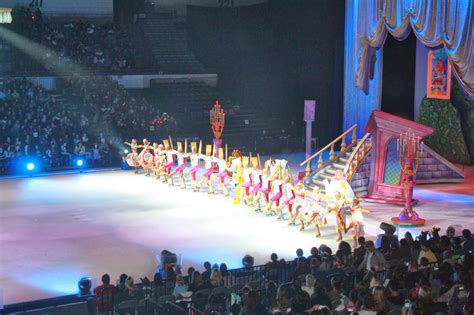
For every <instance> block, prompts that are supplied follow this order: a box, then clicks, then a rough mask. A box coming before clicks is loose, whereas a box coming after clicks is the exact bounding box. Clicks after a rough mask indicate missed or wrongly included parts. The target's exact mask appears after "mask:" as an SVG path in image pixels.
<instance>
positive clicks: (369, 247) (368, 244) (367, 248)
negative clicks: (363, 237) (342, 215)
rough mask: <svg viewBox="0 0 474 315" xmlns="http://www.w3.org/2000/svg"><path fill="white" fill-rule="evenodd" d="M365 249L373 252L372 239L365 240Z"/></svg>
mask: <svg viewBox="0 0 474 315" xmlns="http://www.w3.org/2000/svg"><path fill="white" fill-rule="evenodd" d="M365 249H366V250H367V251H369V252H371V253H373V252H375V245H374V242H373V241H367V242H365Z"/></svg>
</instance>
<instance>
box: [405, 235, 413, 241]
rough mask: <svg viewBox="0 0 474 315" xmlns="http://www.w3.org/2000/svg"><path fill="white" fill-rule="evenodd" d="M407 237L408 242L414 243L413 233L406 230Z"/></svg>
mask: <svg viewBox="0 0 474 315" xmlns="http://www.w3.org/2000/svg"><path fill="white" fill-rule="evenodd" d="M405 239H406V240H407V242H408V243H413V235H411V233H410V232H405Z"/></svg>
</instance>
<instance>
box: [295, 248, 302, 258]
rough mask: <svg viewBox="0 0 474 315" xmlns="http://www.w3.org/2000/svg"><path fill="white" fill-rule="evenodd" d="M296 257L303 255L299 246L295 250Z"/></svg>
mask: <svg viewBox="0 0 474 315" xmlns="http://www.w3.org/2000/svg"><path fill="white" fill-rule="evenodd" d="M296 257H303V250H302V249H301V248H298V249H297V250H296Z"/></svg>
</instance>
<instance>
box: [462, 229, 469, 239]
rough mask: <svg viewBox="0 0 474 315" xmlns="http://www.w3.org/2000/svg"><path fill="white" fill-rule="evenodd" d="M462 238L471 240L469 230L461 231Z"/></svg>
mask: <svg viewBox="0 0 474 315" xmlns="http://www.w3.org/2000/svg"><path fill="white" fill-rule="evenodd" d="M462 236H463V237H464V239H466V240H467V239H469V238H471V230H469V229H464V230H462Z"/></svg>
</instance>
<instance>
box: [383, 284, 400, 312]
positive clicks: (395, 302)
mask: <svg viewBox="0 0 474 315" xmlns="http://www.w3.org/2000/svg"><path fill="white" fill-rule="evenodd" d="M385 300H386V302H387V309H388V311H391V310H396V311H399V310H401V309H402V306H403V304H404V301H405V298H404V297H403V295H402V294H401V293H400V291H399V284H398V283H397V282H396V281H394V280H391V281H390V282H389V283H388V285H387V290H386V298H385Z"/></svg>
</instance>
